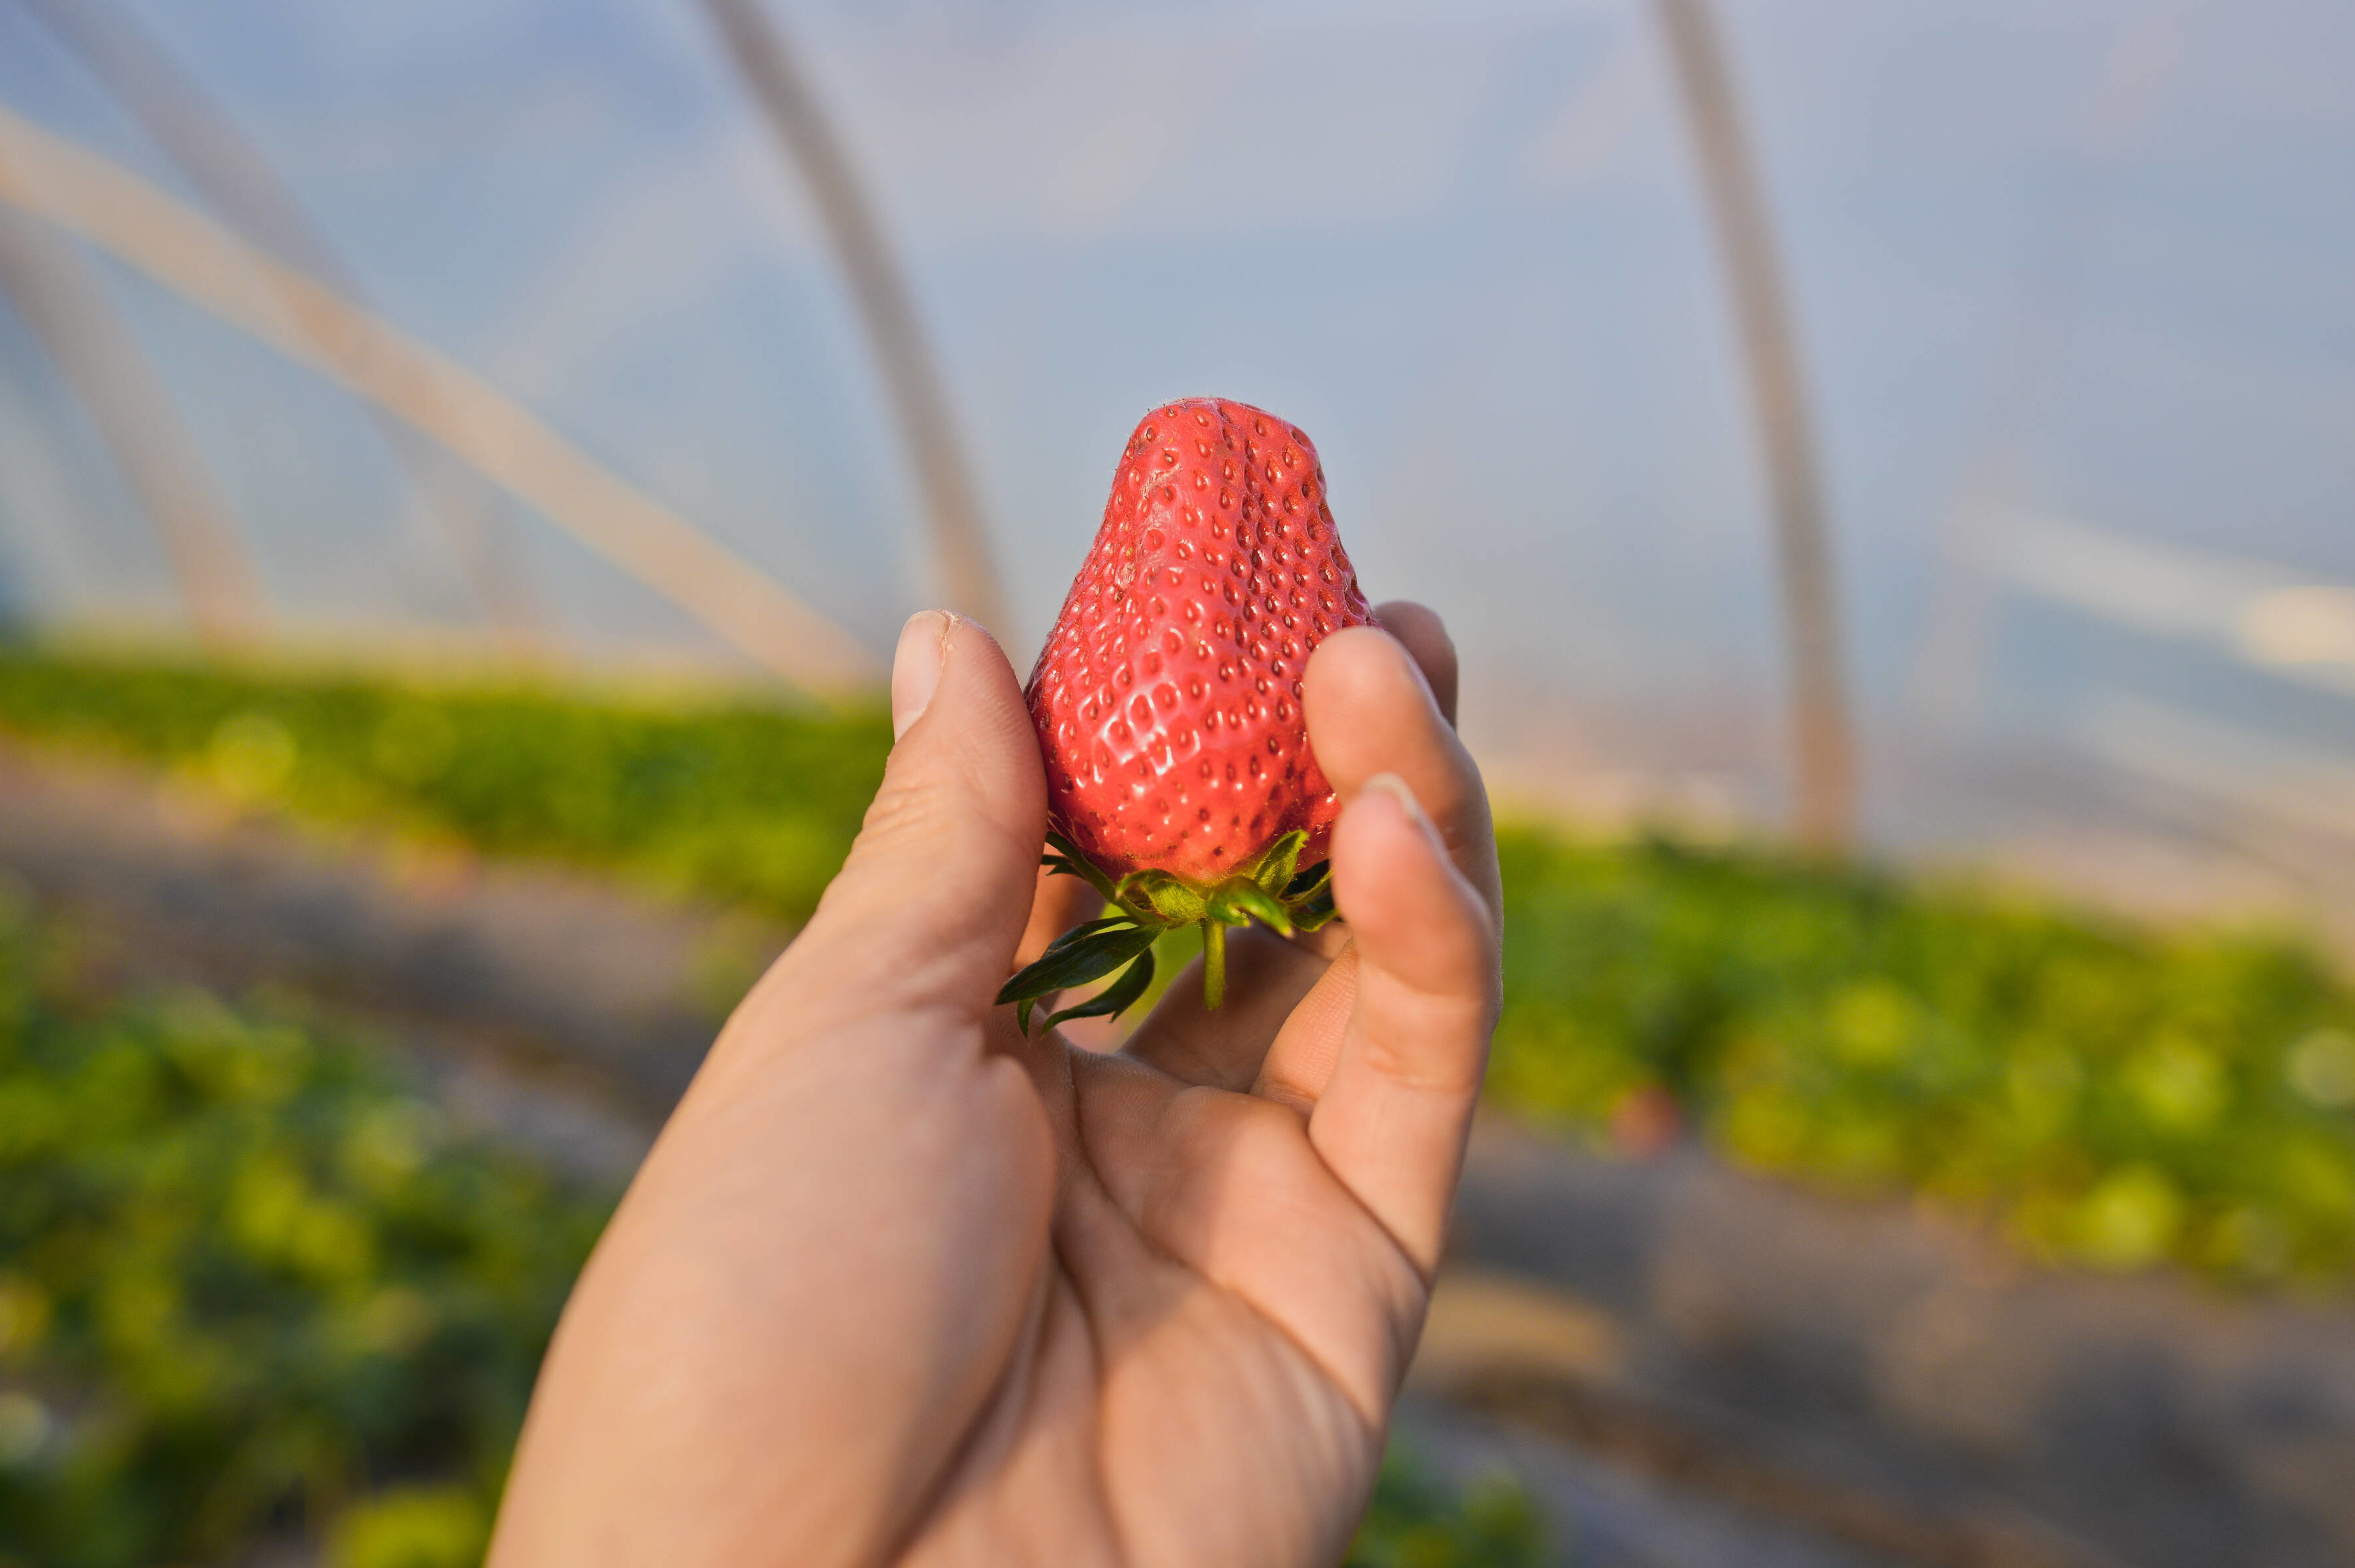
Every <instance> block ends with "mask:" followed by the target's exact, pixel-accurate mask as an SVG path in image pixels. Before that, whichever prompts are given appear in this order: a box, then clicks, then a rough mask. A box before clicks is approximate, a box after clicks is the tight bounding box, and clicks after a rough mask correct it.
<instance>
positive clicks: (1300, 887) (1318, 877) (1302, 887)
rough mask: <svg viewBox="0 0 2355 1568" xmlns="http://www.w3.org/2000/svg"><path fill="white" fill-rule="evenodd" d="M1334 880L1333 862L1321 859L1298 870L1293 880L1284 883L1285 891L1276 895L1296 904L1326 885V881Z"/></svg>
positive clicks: (1286, 901)
mask: <svg viewBox="0 0 2355 1568" xmlns="http://www.w3.org/2000/svg"><path fill="white" fill-rule="evenodd" d="M1331 880H1333V862H1332V861H1330V860H1319V861H1317V862H1316V864H1315V865H1313V866H1308V867H1305V868H1303V869H1301V870H1299V871H1298V872H1295V874H1294V876H1293V879H1292V880H1291V881H1290V882H1288V883H1286V884H1285V885H1284V891H1283V892H1281V893H1279V894H1277V895H1276V896H1277V897H1279V898H1281V899H1282V900H1284V902H1285V903H1288V904H1296V903H1298V902H1300V901H1301V900H1303V899H1305V898H1307V897H1309V896H1310V895H1312V894H1314V893H1315V892H1316V891H1317V890H1319V889H1321V888H1322V887H1324V886H1325V884H1326V883H1327V882H1329V881H1331Z"/></svg>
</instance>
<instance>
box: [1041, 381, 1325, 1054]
mask: <svg viewBox="0 0 2355 1568" xmlns="http://www.w3.org/2000/svg"><path fill="white" fill-rule="evenodd" d="M1371 619H1372V616H1371V615H1370V613H1369V612H1368V610H1367V608H1366V598H1365V595H1364V594H1363V593H1362V592H1359V588H1358V575H1357V572H1356V571H1355V570H1354V569H1352V568H1351V566H1350V565H1349V558H1348V554H1347V553H1346V552H1345V551H1344V550H1343V549H1342V548H1341V539H1340V536H1339V535H1338V534H1337V532H1336V531H1335V529H1334V526H1333V509H1332V507H1331V506H1330V505H1328V504H1327V501H1326V497H1325V474H1324V470H1323V469H1322V468H1321V467H1320V466H1319V465H1318V464H1317V461H1316V447H1315V446H1313V445H1312V444H1310V443H1309V440H1308V437H1307V436H1305V434H1303V433H1302V432H1300V431H1299V430H1297V429H1295V427H1293V426H1292V425H1289V424H1286V423H1285V422H1284V421H1282V420H1279V419H1277V418H1275V417H1274V416H1273V414H1269V413H1266V412H1263V411H1261V410H1258V409H1254V408H1251V407H1249V406H1247V405H1245V404H1242V403H1235V402H1229V401H1227V400H1225V399H1223V398H1195V399H1189V400H1186V401H1182V402H1176V403H1170V404H1167V405H1166V406H1164V407H1162V408H1159V409H1156V410H1155V411H1153V412H1152V413H1149V414H1147V415H1146V417H1145V419H1144V421H1143V422H1141V423H1140V424H1138V426H1137V427H1136V432H1135V434H1133V435H1131V436H1130V437H1129V440H1128V449H1127V451H1126V452H1124V453H1122V455H1121V463H1120V469H1119V472H1118V473H1117V474H1115V475H1114V478H1113V489H1112V498H1111V499H1110V500H1109V501H1107V502H1106V503H1105V504H1104V516H1103V526H1102V527H1101V528H1098V529H1097V530H1096V539H1095V544H1094V545H1093V547H1092V548H1091V549H1089V551H1088V558H1087V560H1086V561H1085V563H1083V564H1082V566H1081V568H1080V574H1079V576H1078V577H1077V578H1076V579H1075V580H1073V581H1072V583H1071V592H1070V594H1069V595H1068V596H1066V597H1065V599H1064V601H1063V610H1062V613H1061V614H1060V616H1059V617H1058V618H1057V619H1056V622H1055V629H1054V631H1053V632H1051V633H1050V634H1049V635H1048V638H1047V645H1046V646H1045V647H1044V648H1043V649H1041V650H1040V652H1039V663H1038V667H1036V668H1035V669H1033V670H1032V671H1031V674H1030V684H1029V687H1028V693H1027V695H1028V699H1029V704H1030V716H1031V719H1032V720H1033V722H1035V723H1036V724H1037V726H1038V730H1039V746H1040V749H1041V751H1042V752H1044V754H1045V759H1046V763H1047V798H1048V811H1049V817H1050V822H1051V824H1052V826H1053V828H1054V831H1053V832H1052V833H1050V835H1049V843H1050V847H1051V849H1052V853H1050V855H1049V857H1048V859H1047V864H1048V865H1049V866H1050V867H1051V868H1053V869H1056V870H1058V871H1061V872H1065V873H1068V874H1070V875H1072V876H1081V877H1085V878H1086V879H1087V880H1090V881H1091V882H1092V883H1094V884H1095V887H1096V889H1097V891H1099V892H1101V893H1103V895H1104V899H1105V901H1106V902H1107V903H1108V904H1110V905H1111V906H1112V912H1110V913H1108V914H1107V915H1106V916H1105V917H1104V918H1103V919H1102V920H1097V921H1092V922H1090V923H1088V924H1086V925H1082V926H1081V927H1079V928H1078V929H1077V930H1075V931H1073V932H1071V933H1069V934H1067V935H1066V936H1065V937H1063V938H1062V939H1061V940H1060V941H1059V942H1058V943H1056V944H1055V945H1054V946H1052V947H1050V948H1049V949H1048V951H1047V953H1046V955H1045V956H1043V957H1042V958H1040V959H1039V962H1038V963H1036V964H1034V965H1030V966H1029V967H1028V969H1025V970H1024V971H1023V972H1022V973H1021V974H1019V975H1017V976H1015V977H1014V978H1013V979H1012V980H1010V981H1008V982H1007V987H1006V989H1005V991H1004V992H1003V993H1002V994H1001V995H1000V997H999V998H998V999H999V1000H1000V1001H1013V1002H1017V1003H1018V1004H1019V1005H1020V1013H1021V1019H1022V1022H1023V1026H1024V1028H1025V1029H1028V1024H1029V1014H1030V1007H1031V1004H1032V1002H1033V1001H1035V999H1036V998H1037V997H1040V996H1042V995H1045V994H1046V993H1048V992H1050V991H1055V990H1061V989H1065V988H1067V987H1072V986H1078V985H1082V984H1085V983H1086V982H1087V981H1090V980H1093V979H1099V978H1101V977H1103V976H1105V975H1109V974H1111V973H1112V972H1113V971H1114V969H1119V968H1121V967H1122V966H1123V965H1126V970H1125V972H1124V974H1123V975H1122V976H1121V977H1120V978H1119V979H1118V980H1117V981H1115V982H1114V984H1113V985H1112V986H1111V987H1108V988H1107V989H1106V990H1105V991H1104V992H1103V995H1101V996H1099V997H1095V998H1093V999H1092V1000H1091V1001H1089V1002H1087V1003H1084V1004H1082V1006H1080V1007H1077V1008H1070V1009H1067V1010H1066V1011H1065V1012H1062V1013H1058V1014H1057V1015H1055V1017H1054V1018H1053V1019H1049V1020H1048V1022H1049V1024H1050V1026H1051V1025H1052V1024H1054V1023H1056V1022H1059V1021H1060V1020H1061V1019H1064V1018H1069V1017H1092V1016H1103V1015H1112V1014H1117V1013H1118V1012H1120V1011H1121V1010H1123V1009H1124V1008H1126V1007H1127V1006H1128V1005H1129V1004H1130V1003H1131V1002H1133V1001H1135V999H1136V997H1139V996H1142V995H1143V994H1144V992H1145V989H1146V986H1147V985H1149V984H1150V983H1151V981H1152V978H1153V955H1152V951H1151V948H1152V944H1153V942H1154V941H1155V939H1156V938H1157V937H1159V936H1161V935H1163V934H1165V933H1167V932H1170V931H1173V930H1177V929H1180V928H1183V927H1185V926H1189V925H1196V924H1199V925H1200V926H1201V927H1202V940H1203V954H1204V987H1205V991H1206V995H1207V996H1208V997H1209V1003H1210V1005H1211V1006H1213V1007H1216V1006H1217V1005H1218V1004H1219V1001H1220V994H1221V992H1222V991H1223V989H1224V986H1225V963H1224V958H1225V934H1226V931H1227V929H1228V928H1229V927H1230V926H1239V925H1243V924H1247V923H1249V922H1250V921H1251V920H1252V919H1253V918H1256V919H1259V920H1261V921H1263V922H1264V923H1266V924H1268V925H1270V926H1273V927H1274V928H1275V929H1277V930H1279V931H1282V932H1284V933H1287V934H1289V933H1291V932H1292V931H1294V930H1295V929H1298V928H1301V927H1313V926H1315V925H1316V924H1320V923H1323V921H1324V920H1326V919H1327V918H1329V917H1330V915H1331V912H1332V901H1331V896H1330V893H1329V891H1328V890H1327V882H1326V877H1325V874H1324V861H1325V859H1326V851H1327V841H1328V840H1329V838H1330V837H1331V833H1332V826H1333V821H1334V819H1335V818H1336V817H1337V816H1339V815H1340V803H1339V801H1338V800H1337V799H1336V798H1335V796H1334V794H1333V788H1332V786H1331V785H1330V784H1327V782H1326V779H1325V775H1324V773H1322V772H1321V771H1320V770H1319V769H1318V768H1317V766H1316V756H1315V754H1314V753H1313V752H1310V750H1309V747H1308V727H1307V720H1306V717H1305V713H1304V711H1303V707H1302V702H1301V677H1302V674H1303V672H1304V671H1305V669H1306V668H1307V666H1308V656H1309V653H1310V652H1311V651H1312V650H1313V649H1314V648H1315V647H1316V645H1317V644H1318V643H1319V642H1322V641H1323V640H1324V639H1325V638H1326V637H1327V636H1328V635H1331V634H1332V633H1334V632H1336V631H1338V630H1339V629H1340V628H1342V627H1344V626H1362V625H1365V624H1368V623H1369V621H1370V620H1371Z"/></svg>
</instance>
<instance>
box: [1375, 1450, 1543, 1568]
mask: <svg viewBox="0 0 2355 1568" xmlns="http://www.w3.org/2000/svg"><path fill="white" fill-rule="evenodd" d="M1544 1561H1546V1552H1545V1531H1544V1528H1543V1521H1542V1520H1540V1517H1539V1515H1538V1510H1537V1505H1536V1504H1535V1503H1534V1502H1533V1501H1531V1499H1530V1498H1529V1493H1527V1492H1526V1491H1524V1490H1522V1489H1521V1488H1519V1487H1518V1486H1517V1485H1515V1484H1514V1483H1512V1482H1511V1481H1509V1480H1507V1479H1503V1478H1499V1479H1496V1480H1491V1481H1487V1482H1483V1483H1480V1484H1478V1485H1476V1486H1474V1487H1472V1488H1469V1489H1468V1490H1466V1491H1465V1492H1462V1493H1460V1494H1457V1493H1451V1492H1449V1491H1448V1490H1447V1489H1446V1488H1443V1487H1441V1486H1440V1485H1438V1484H1437V1483H1436V1482H1435V1481H1434V1480H1433V1479H1432V1477H1430V1475H1429V1474H1428V1473H1427V1472H1426V1471H1425V1470H1424V1469H1423V1468H1422V1467H1420V1466H1419V1465H1418V1464H1417V1463H1416V1462H1415V1459H1414V1456H1413V1455H1412V1452H1410V1451H1408V1450H1406V1449H1404V1448H1402V1447H1401V1446H1399V1445H1395V1444H1394V1445H1391V1451H1390V1452H1389V1453H1388V1454H1387V1455H1385V1456H1383V1457H1382V1470H1381V1477H1380V1479H1379V1480H1378V1481H1377V1482H1376V1483H1375V1486H1374V1500H1373V1504H1372V1506H1371V1507H1370V1508H1369V1509H1367V1510H1366V1520H1365V1523H1364V1524H1363V1525H1362V1526H1360V1527H1359V1531H1358V1539H1357V1541H1355V1543H1353V1544H1352V1545H1351V1546H1350V1548H1349V1555H1348V1559H1347V1561H1346V1562H1345V1563H1343V1568H1538V1564H1540V1563H1543V1562H1544Z"/></svg>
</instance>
